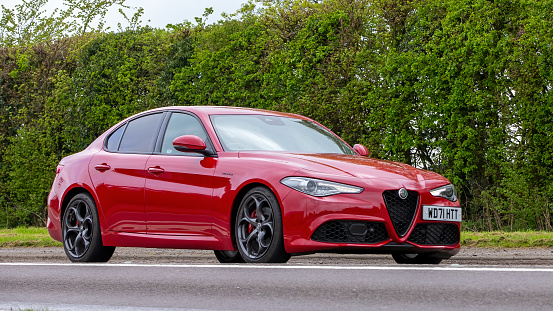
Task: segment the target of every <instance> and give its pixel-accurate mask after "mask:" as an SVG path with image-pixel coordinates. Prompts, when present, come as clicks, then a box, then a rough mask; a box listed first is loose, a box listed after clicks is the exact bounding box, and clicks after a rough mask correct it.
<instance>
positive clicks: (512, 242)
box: [0, 227, 553, 248]
mask: <svg viewBox="0 0 553 311" xmlns="http://www.w3.org/2000/svg"><path fill="white" fill-rule="evenodd" d="M50 246H62V244H61V243H60V242H58V241H55V240H54V239H52V238H51V237H50V235H49V234H48V230H47V229H46V228H34V227H31V228H15V229H0V247H50ZM461 246H469V247H487V248H528V247H530V248H531V247H553V232H545V231H526V232H502V231H494V232H469V231H463V232H461Z"/></svg>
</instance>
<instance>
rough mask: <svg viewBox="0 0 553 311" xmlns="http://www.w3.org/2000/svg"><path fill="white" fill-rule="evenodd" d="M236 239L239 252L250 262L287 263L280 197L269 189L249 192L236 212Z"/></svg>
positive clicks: (262, 188) (256, 188) (287, 256)
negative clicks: (278, 198)
mask: <svg viewBox="0 0 553 311" xmlns="http://www.w3.org/2000/svg"><path fill="white" fill-rule="evenodd" d="M234 236H235V239H236V245H237V248H238V252H239V253H240V255H241V256H242V258H243V259H244V261H245V262H249V263H284V262H287V261H288V259H290V255H289V254H288V253H286V251H285V250H284V238H283V234H282V215H281V212H280V205H279V204H278V200H277V198H276V197H275V195H274V194H273V192H271V191H270V190H269V189H267V188H265V187H255V188H253V189H252V190H250V191H248V193H246V195H245V196H244V198H243V199H242V202H241V203H240V206H239V208H238V213H237V214H236V226H235V235H234Z"/></svg>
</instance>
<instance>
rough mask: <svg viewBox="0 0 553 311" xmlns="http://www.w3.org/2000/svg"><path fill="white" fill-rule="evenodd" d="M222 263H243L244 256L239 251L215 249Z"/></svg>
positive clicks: (216, 255)
mask: <svg viewBox="0 0 553 311" xmlns="http://www.w3.org/2000/svg"><path fill="white" fill-rule="evenodd" d="M213 252H214V253H215V257H217V260H218V261H219V262H220V263H242V262H245V261H244V258H242V256H240V253H239V252H238V251H213Z"/></svg>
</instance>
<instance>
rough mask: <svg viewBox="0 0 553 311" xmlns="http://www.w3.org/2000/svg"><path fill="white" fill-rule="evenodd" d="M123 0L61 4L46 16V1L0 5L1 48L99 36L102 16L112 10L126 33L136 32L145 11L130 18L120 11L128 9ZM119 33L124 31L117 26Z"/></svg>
mask: <svg viewBox="0 0 553 311" xmlns="http://www.w3.org/2000/svg"><path fill="white" fill-rule="evenodd" d="M125 1H126V0H64V1H63V4H64V7H63V8H56V9H54V10H53V11H52V12H50V13H48V12H47V11H46V10H44V7H45V6H46V4H48V0H21V1H20V3H19V4H16V5H15V7H14V8H7V7H5V6H4V5H0V8H1V9H2V10H1V12H0V13H1V15H0V47H14V46H26V45H32V44H36V43H40V42H45V41H53V40H57V39H61V38H64V37H70V36H83V35H85V34H87V33H100V32H102V31H105V30H107V29H106V28H105V20H104V18H105V16H106V14H107V13H108V12H109V10H110V9H111V8H113V7H119V12H120V13H121V14H122V15H123V17H124V18H125V19H126V20H127V22H128V24H129V25H128V26H127V29H132V30H135V29H136V28H137V27H138V26H139V25H140V23H141V21H140V17H141V16H142V14H143V12H144V10H143V9H142V8H133V11H134V9H136V12H134V14H133V15H132V16H131V17H130V18H129V17H127V14H126V13H125V12H124V11H123V10H122V9H123V8H124V9H127V10H128V9H131V7H129V6H127V5H125ZM119 30H120V31H122V30H123V28H122V26H121V25H119Z"/></svg>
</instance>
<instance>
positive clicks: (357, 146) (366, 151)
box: [353, 144, 369, 157]
mask: <svg viewBox="0 0 553 311" xmlns="http://www.w3.org/2000/svg"><path fill="white" fill-rule="evenodd" d="M353 150H355V152H357V154H358V155H360V156H364V157H368V156H369V149H367V147H365V146H363V145H361V144H355V145H354V146H353Z"/></svg>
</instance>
